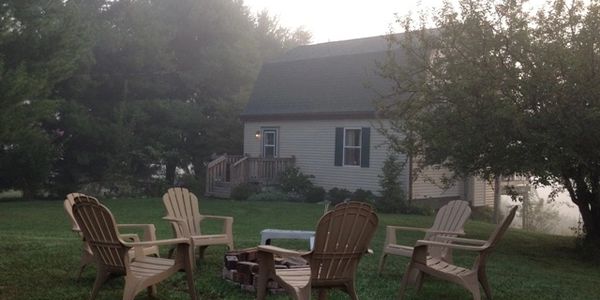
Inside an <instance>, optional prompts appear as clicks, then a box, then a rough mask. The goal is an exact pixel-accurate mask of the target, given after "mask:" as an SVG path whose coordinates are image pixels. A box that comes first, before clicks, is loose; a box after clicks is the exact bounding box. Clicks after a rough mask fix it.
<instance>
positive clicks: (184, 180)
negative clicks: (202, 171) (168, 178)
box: [163, 174, 205, 195]
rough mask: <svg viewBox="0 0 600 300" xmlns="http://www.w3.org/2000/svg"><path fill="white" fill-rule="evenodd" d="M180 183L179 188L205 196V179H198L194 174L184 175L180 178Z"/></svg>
mask: <svg viewBox="0 0 600 300" xmlns="http://www.w3.org/2000/svg"><path fill="white" fill-rule="evenodd" d="M178 183H179V184H178V185H179V186H182V187H186V188H187V189H189V190H190V191H191V192H192V193H194V194H196V195H202V194H204V190H205V181H204V180H203V178H198V177H196V176H195V175H192V174H183V175H181V177H180V178H178ZM163 193H164V191H163Z"/></svg>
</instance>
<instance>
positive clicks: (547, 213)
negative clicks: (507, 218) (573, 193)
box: [501, 187, 580, 236]
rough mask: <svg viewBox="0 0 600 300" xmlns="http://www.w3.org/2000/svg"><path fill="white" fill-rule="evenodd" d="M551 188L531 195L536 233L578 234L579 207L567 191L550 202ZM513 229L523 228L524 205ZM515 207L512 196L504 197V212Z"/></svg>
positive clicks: (540, 189)
mask: <svg viewBox="0 0 600 300" xmlns="http://www.w3.org/2000/svg"><path fill="white" fill-rule="evenodd" d="M551 190H552V189H551V188H550V187H540V188H537V189H536V190H535V191H534V192H532V193H530V206H531V211H532V213H531V218H532V219H531V222H530V224H533V227H535V229H537V230H536V231H541V232H544V233H549V234H557V235H567V236H573V235H575V234H576V230H575V229H576V228H578V227H579V226H578V222H579V220H580V214H579V210H578V208H577V206H576V205H575V204H574V203H573V202H572V201H571V198H570V196H569V194H568V193H567V192H566V191H565V192H562V193H559V194H558V195H557V197H556V198H555V199H554V200H549V195H550V192H551ZM518 204H519V205H521V208H520V209H519V212H518V214H517V217H516V218H515V220H514V221H513V223H512V227H516V228H522V224H523V219H522V216H523V214H522V212H521V210H522V203H521V202H518ZM512 205H515V201H513V200H512V199H511V197H510V196H502V206H501V207H502V210H503V214H505V213H506V211H507V210H508V208H509V207H510V206H512Z"/></svg>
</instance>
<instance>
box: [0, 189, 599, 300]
mask: <svg viewBox="0 0 600 300" xmlns="http://www.w3.org/2000/svg"><path fill="white" fill-rule="evenodd" d="M103 203H104V204H105V205H107V206H108V207H109V208H110V209H111V211H112V212H113V214H114V215H115V218H116V220H117V222H119V223H153V224H155V225H156V227H157V235H158V238H159V239H160V238H170V237H171V230H170V227H169V224H167V223H166V222H165V221H163V220H161V217H162V216H163V214H164V213H163V207H162V202H161V200H160V199H157V198H154V199H110V200H104V201H103ZM201 211H202V212H203V213H205V214H214V215H228V216H233V217H234V218H235V222H234V237H235V244H236V247H238V248H245V247H253V246H256V245H257V243H258V242H259V240H260V234H259V233H260V231H261V230H262V229H264V228H280V229H297V230H312V229H314V226H315V224H316V222H317V221H318V219H319V217H320V216H321V214H322V212H323V207H322V206H321V205H318V204H302V203H273V202H269V203H266V202H238V201H231V200H215V199H202V200H201ZM379 217H380V225H379V229H378V231H377V233H376V235H375V238H374V239H373V242H372V245H371V246H372V248H373V249H374V251H375V255H372V256H366V257H364V259H363V260H362V261H361V263H360V269H359V273H358V278H357V284H358V294H359V297H360V298H361V299H378V300H381V299H395V298H397V296H398V288H399V286H400V280H401V276H402V273H403V272H404V268H405V266H406V263H407V262H408V260H407V259H406V258H400V257H391V258H388V265H387V267H386V270H385V271H384V273H383V274H382V275H381V276H378V275H377V272H376V271H377V263H378V259H379V255H380V254H381V248H382V245H383V238H384V227H385V225H386V224H396V225H403V226H419V227H428V226H429V225H430V224H431V223H432V219H433V217H424V216H409V215H392V214H380V215H379ZM219 227H220V225H219V224H217V223H208V224H206V227H205V228H204V229H205V231H206V232H209V233H210V232H214V231H216V230H218V229H219ZM492 230H493V225H491V224H488V223H484V222H477V221H469V222H468V223H467V226H466V232H467V234H468V236H469V237H472V238H487V236H488V234H489V233H490V232H491V231H492ZM419 237H422V236H421V235H419V234H411V233H403V234H402V236H401V240H403V241H404V242H406V243H409V244H410V243H414V241H415V240H416V239H418V238H419ZM274 244H276V245H281V246H287V247H292V248H299V249H301V248H304V249H306V247H307V243H306V242H305V241H274ZM573 245H574V242H573V239H572V238H567V237H559V236H551V235H542V234H533V233H528V232H524V231H521V230H514V229H511V230H510V231H509V232H508V233H507V235H506V236H505V237H504V239H503V240H502V241H501V243H500V245H499V247H498V248H497V249H496V251H495V252H494V253H493V255H492V256H491V257H490V259H489V262H488V267H487V270H488V276H489V279H490V282H491V285H492V291H493V294H494V298H495V299H598V297H599V295H600V267H598V266H597V265H591V264H588V263H586V262H585V261H583V260H581V259H580V258H579V257H578V255H577V254H576V253H574V251H573ZM80 247H81V242H80V240H79V239H78V238H77V236H76V235H75V234H73V233H72V232H71V231H70V225H69V222H68V220H67V216H66V215H65V213H64V211H63V208H62V201H13V202H0V254H1V258H0V299H87V298H88V295H89V292H90V290H91V287H92V284H93V281H94V278H95V268H94V267H93V266H92V267H88V269H86V271H85V272H84V274H83V276H82V279H81V280H79V281H77V280H76V277H75V276H76V271H77V269H78V264H79V254H80V252H79V251H80ZM167 251H168V249H167V248H163V249H161V254H166V252H167ZM224 251H225V247H224V246H213V247H209V248H208V249H207V251H206V256H205V260H204V261H198V262H197V266H198V268H197V270H196V272H195V274H194V277H195V278H196V288H197V292H198V294H199V296H200V298H201V299H254V294H253V293H249V292H243V291H240V289H239V288H238V287H236V286H234V285H231V284H230V283H228V282H225V281H224V280H222V279H221V268H222V262H223V253H224ZM455 260H456V261H457V262H458V263H459V264H464V265H466V266H470V265H471V263H472V260H473V255H472V254H470V253H465V252H455ZM122 287H123V279H121V278H119V279H114V280H112V281H109V282H108V283H107V284H106V285H105V286H104V287H103V288H102V290H101V291H100V294H99V296H98V298H97V299H111V300H112V299H120V298H121V296H122ZM146 295H147V294H146V293H145V292H142V293H140V294H139V295H138V297H137V299H146V298H147V296H146ZM158 298H159V299H188V294H187V292H186V282H185V279H184V276H183V274H178V275H176V276H174V277H172V278H170V279H169V280H167V281H165V282H163V283H161V284H160V285H159V287H158ZM469 298H470V294H469V293H468V292H467V291H466V290H464V289H462V288H461V287H459V286H457V285H455V284H452V283H449V282H443V281H439V280H435V279H431V278H428V279H427V280H426V281H425V284H424V286H423V289H422V290H421V292H419V293H416V291H415V290H414V289H409V291H408V293H407V299H469ZM269 299H288V298H287V296H285V295H278V296H270V297H269ZM331 299H347V296H346V295H345V294H343V293H339V292H334V293H332V294H331Z"/></svg>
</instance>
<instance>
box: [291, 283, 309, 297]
mask: <svg viewBox="0 0 600 300" xmlns="http://www.w3.org/2000/svg"><path fill="white" fill-rule="evenodd" d="M294 298H295V299H297V300H310V283H309V284H307V285H306V286H305V287H302V288H299V289H298V290H297V291H296V293H295V295H294Z"/></svg>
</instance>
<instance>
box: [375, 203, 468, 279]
mask: <svg viewBox="0 0 600 300" xmlns="http://www.w3.org/2000/svg"><path fill="white" fill-rule="evenodd" d="M470 215H471V208H470V207H469V203H468V202H467V201H462V200H454V201H450V202H448V204H446V205H444V206H442V208H440V210H439V211H438V213H437V215H436V216H435V221H434V222H433V226H431V228H417V227H401V226H386V235H385V242H384V244H383V251H382V253H381V258H380V259H379V273H381V272H382V271H383V268H384V266H385V260H386V258H387V256H388V255H400V256H406V257H411V256H412V254H413V247H412V246H405V245H399V244H398V243H397V241H396V232H397V231H398V230H403V231H422V232H424V233H425V238H424V239H425V240H430V241H438V242H444V241H445V242H448V240H446V239H445V238H446V237H456V236H457V235H463V234H464V230H463V227H464V225H465V222H466V221H467V219H468V218H469V216H470ZM429 255H430V256H432V257H437V258H440V259H442V260H443V261H446V262H449V263H452V249H451V248H448V247H443V246H440V247H430V248H429Z"/></svg>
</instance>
